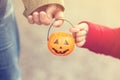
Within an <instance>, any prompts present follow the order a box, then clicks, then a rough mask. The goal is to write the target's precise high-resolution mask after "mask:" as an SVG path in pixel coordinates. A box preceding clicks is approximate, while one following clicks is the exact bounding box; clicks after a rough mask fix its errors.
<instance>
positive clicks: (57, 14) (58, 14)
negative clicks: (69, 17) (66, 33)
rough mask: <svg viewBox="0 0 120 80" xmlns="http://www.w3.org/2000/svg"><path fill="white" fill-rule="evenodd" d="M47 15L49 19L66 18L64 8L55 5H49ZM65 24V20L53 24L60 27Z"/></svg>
mask: <svg viewBox="0 0 120 80" xmlns="http://www.w3.org/2000/svg"><path fill="white" fill-rule="evenodd" d="M46 13H47V14H48V17H50V19H53V18H55V19H60V18H64V16H63V10H62V8H61V7H60V6H58V5H55V4H53V5H49V6H48V8H47V9H46ZM63 22H64V21H63V20H58V21H56V22H55V23H54V24H53V26H55V27H59V26H61V25H62V24H63Z"/></svg>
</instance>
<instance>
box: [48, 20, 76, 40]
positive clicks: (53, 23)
mask: <svg viewBox="0 0 120 80" xmlns="http://www.w3.org/2000/svg"><path fill="white" fill-rule="evenodd" d="M58 20H63V21H66V22H68V23H69V24H70V25H71V26H72V27H74V26H73V24H72V23H71V22H70V21H69V20H67V19H63V18H60V19H55V20H54V21H53V22H52V23H51V24H50V27H49V29H48V33H47V41H48V40H49V34H50V30H51V28H52V26H53V24H54V23H55V21H58Z"/></svg>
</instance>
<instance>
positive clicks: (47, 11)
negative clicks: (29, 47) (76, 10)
mask: <svg viewBox="0 0 120 80" xmlns="http://www.w3.org/2000/svg"><path fill="white" fill-rule="evenodd" d="M54 18H55V19H59V18H64V15H63V9H62V7H61V6H60V5H57V4H49V5H46V6H43V7H40V8H39V9H37V10H36V11H35V12H33V13H32V14H31V15H29V16H28V22H29V23H30V24H38V25H42V24H43V25H49V24H50V23H51V21H52V20H53V19H54ZM62 24H63V21H62V20H58V21H56V22H55V23H54V24H53V26H55V27H59V26H61V25H62Z"/></svg>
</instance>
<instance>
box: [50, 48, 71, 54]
mask: <svg viewBox="0 0 120 80" xmlns="http://www.w3.org/2000/svg"><path fill="white" fill-rule="evenodd" d="M52 49H53V50H54V51H55V52H56V53H57V54H65V53H66V52H68V51H69V49H66V50H64V51H63V52H62V51H58V50H56V49H55V48H52Z"/></svg>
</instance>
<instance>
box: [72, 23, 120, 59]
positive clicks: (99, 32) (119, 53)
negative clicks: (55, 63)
mask: <svg viewBox="0 0 120 80" xmlns="http://www.w3.org/2000/svg"><path fill="white" fill-rule="evenodd" d="M83 23H84V28H83ZM85 24H86V25H85ZM78 26H79V27H78ZM81 27H82V28H83V29H82V30H80V29H81ZM77 28H79V30H76V31H75V29H77ZM86 31H87V32H86ZM71 32H73V33H75V34H76V35H75V36H76V45H77V46H78V47H84V48H88V49H89V50H91V51H94V52H96V53H103V54H105V55H110V56H113V57H117V58H120V28H117V29H112V28H108V27H106V26H103V25H98V24H94V23H91V22H86V21H85V22H81V23H80V24H79V25H77V26H76V27H75V28H74V29H73V28H72V29H71ZM80 32H84V34H83V36H78V35H77V34H79V33H80ZM85 32H86V33H85ZM83 37H84V38H83ZM81 44H82V45H81Z"/></svg>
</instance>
